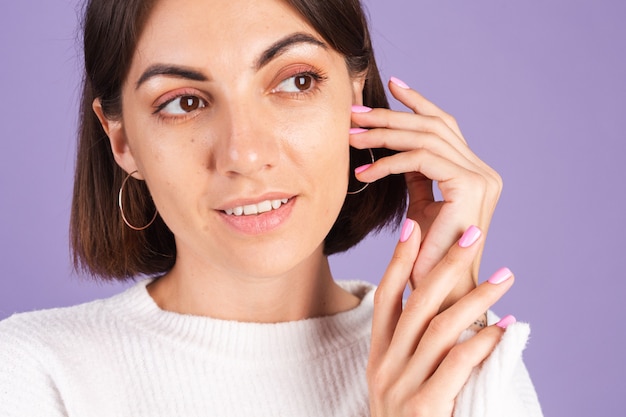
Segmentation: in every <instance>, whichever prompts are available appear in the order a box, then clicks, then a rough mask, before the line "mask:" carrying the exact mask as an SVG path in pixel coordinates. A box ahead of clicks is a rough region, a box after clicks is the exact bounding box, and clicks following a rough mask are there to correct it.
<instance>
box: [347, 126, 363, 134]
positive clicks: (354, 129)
mask: <svg viewBox="0 0 626 417" xmlns="http://www.w3.org/2000/svg"><path fill="white" fill-rule="evenodd" d="M363 132H367V129H363V128H360V127H351V128H350V134H351V135H356V134H357V133H363Z"/></svg>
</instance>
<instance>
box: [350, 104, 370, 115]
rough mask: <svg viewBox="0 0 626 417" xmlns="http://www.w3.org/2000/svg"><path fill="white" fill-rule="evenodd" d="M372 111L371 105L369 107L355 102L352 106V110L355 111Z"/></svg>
mask: <svg viewBox="0 0 626 417" xmlns="http://www.w3.org/2000/svg"><path fill="white" fill-rule="evenodd" d="M370 111H372V108H371V107H367V106H359V105H358V104H355V105H353V106H352V112H354V113H367V112H370Z"/></svg>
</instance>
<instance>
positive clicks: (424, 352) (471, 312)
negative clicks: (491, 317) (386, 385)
mask: <svg viewBox="0 0 626 417" xmlns="http://www.w3.org/2000/svg"><path fill="white" fill-rule="evenodd" d="M513 282H514V276H513V273H512V272H511V271H510V270H509V269H507V268H502V269H500V270H498V271H497V272H496V273H495V274H494V275H493V276H492V277H491V278H489V280H488V281H486V282H484V283H483V284H481V285H480V286H478V287H477V288H475V289H474V290H473V291H471V292H470V293H469V294H467V295H466V296H464V297H463V298H461V299H460V300H458V301H457V302H456V303H455V304H453V305H452V306H450V307H449V308H448V309H447V310H445V311H444V312H442V313H440V314H438V315H437V316H436V317H435V318H433V320H431V322H430V323H429V325H428V328H427V329H426V332H425V333H424V336H423V337H422V339H421V340H420V343H419V346H418V347H417V349H416V350H415V354H414V355H413V358H412V359H411V361H410V363H409V365H408V367H407V368H408V369H410V370H411V373H412V374H413V375H416V377H417V378H428V376H430V375H431V374H432V373H433V372H435V369H437V367H438V366H439V364H440V363H441V362H442V361H443V359H444V358H445V357H446V355H447V354H448V352H449V351H450V349H451V348H452V347H453V346H454V344H455V343H456V341H457V340H458V338H459V336H460V335H461V333H462V332H463V331H464V330H465V329H466V328H468V327H469V326H470V325H471V323H472V322H473V321H474V319H475V318H476V317H478V316H479V315H481V314H483V313H484V312H485V311H487V310H488V309H489V308H490V307H491V306H492V305H493V304H495V302H496V301H497V300H499V299H500V297H502V296H503V295H504V294H505V293H506V292H507V291H508V290H509V289H510V288H511V286H512V285H513Z"/></svg>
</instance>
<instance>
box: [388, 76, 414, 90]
mask: <svg viewBox="0 0 626 417" xmlns="http://www.w3.org/2000/svg"><path fill="white" fill-rule="evenodd" d="M389 81H391V82H392V83H394V84H395V85H397V86H398V87H400V88H404V89H405V90H408V89H409V88H411V87H409V85H408V84H407V83H405V82H404V81H402V80H401V79H399V78H396V77H391V78H390V79H389Z"/></svg>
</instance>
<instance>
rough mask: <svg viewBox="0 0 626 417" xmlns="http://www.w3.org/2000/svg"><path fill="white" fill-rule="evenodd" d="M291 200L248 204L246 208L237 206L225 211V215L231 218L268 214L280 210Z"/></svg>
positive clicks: (284, 199)
mask: <svg viewBox="0 0 626 417" xmlns="http://www.w3.org/2000/svg"><path fill="white" fill-rule="evenodd" d="M288 201H289V199H287V198H283V199H280V200H265V201H261V202H260V203H257V204H248V205H245V206H237V207H233V208H228V209H226V210H224V213H226V214H228V215H229V216H253V215H256V214H262V213H266V212H268V211H271V210H276V209H278V208H280V206H282V205H283V204H287V202H288Z"/></svg>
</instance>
